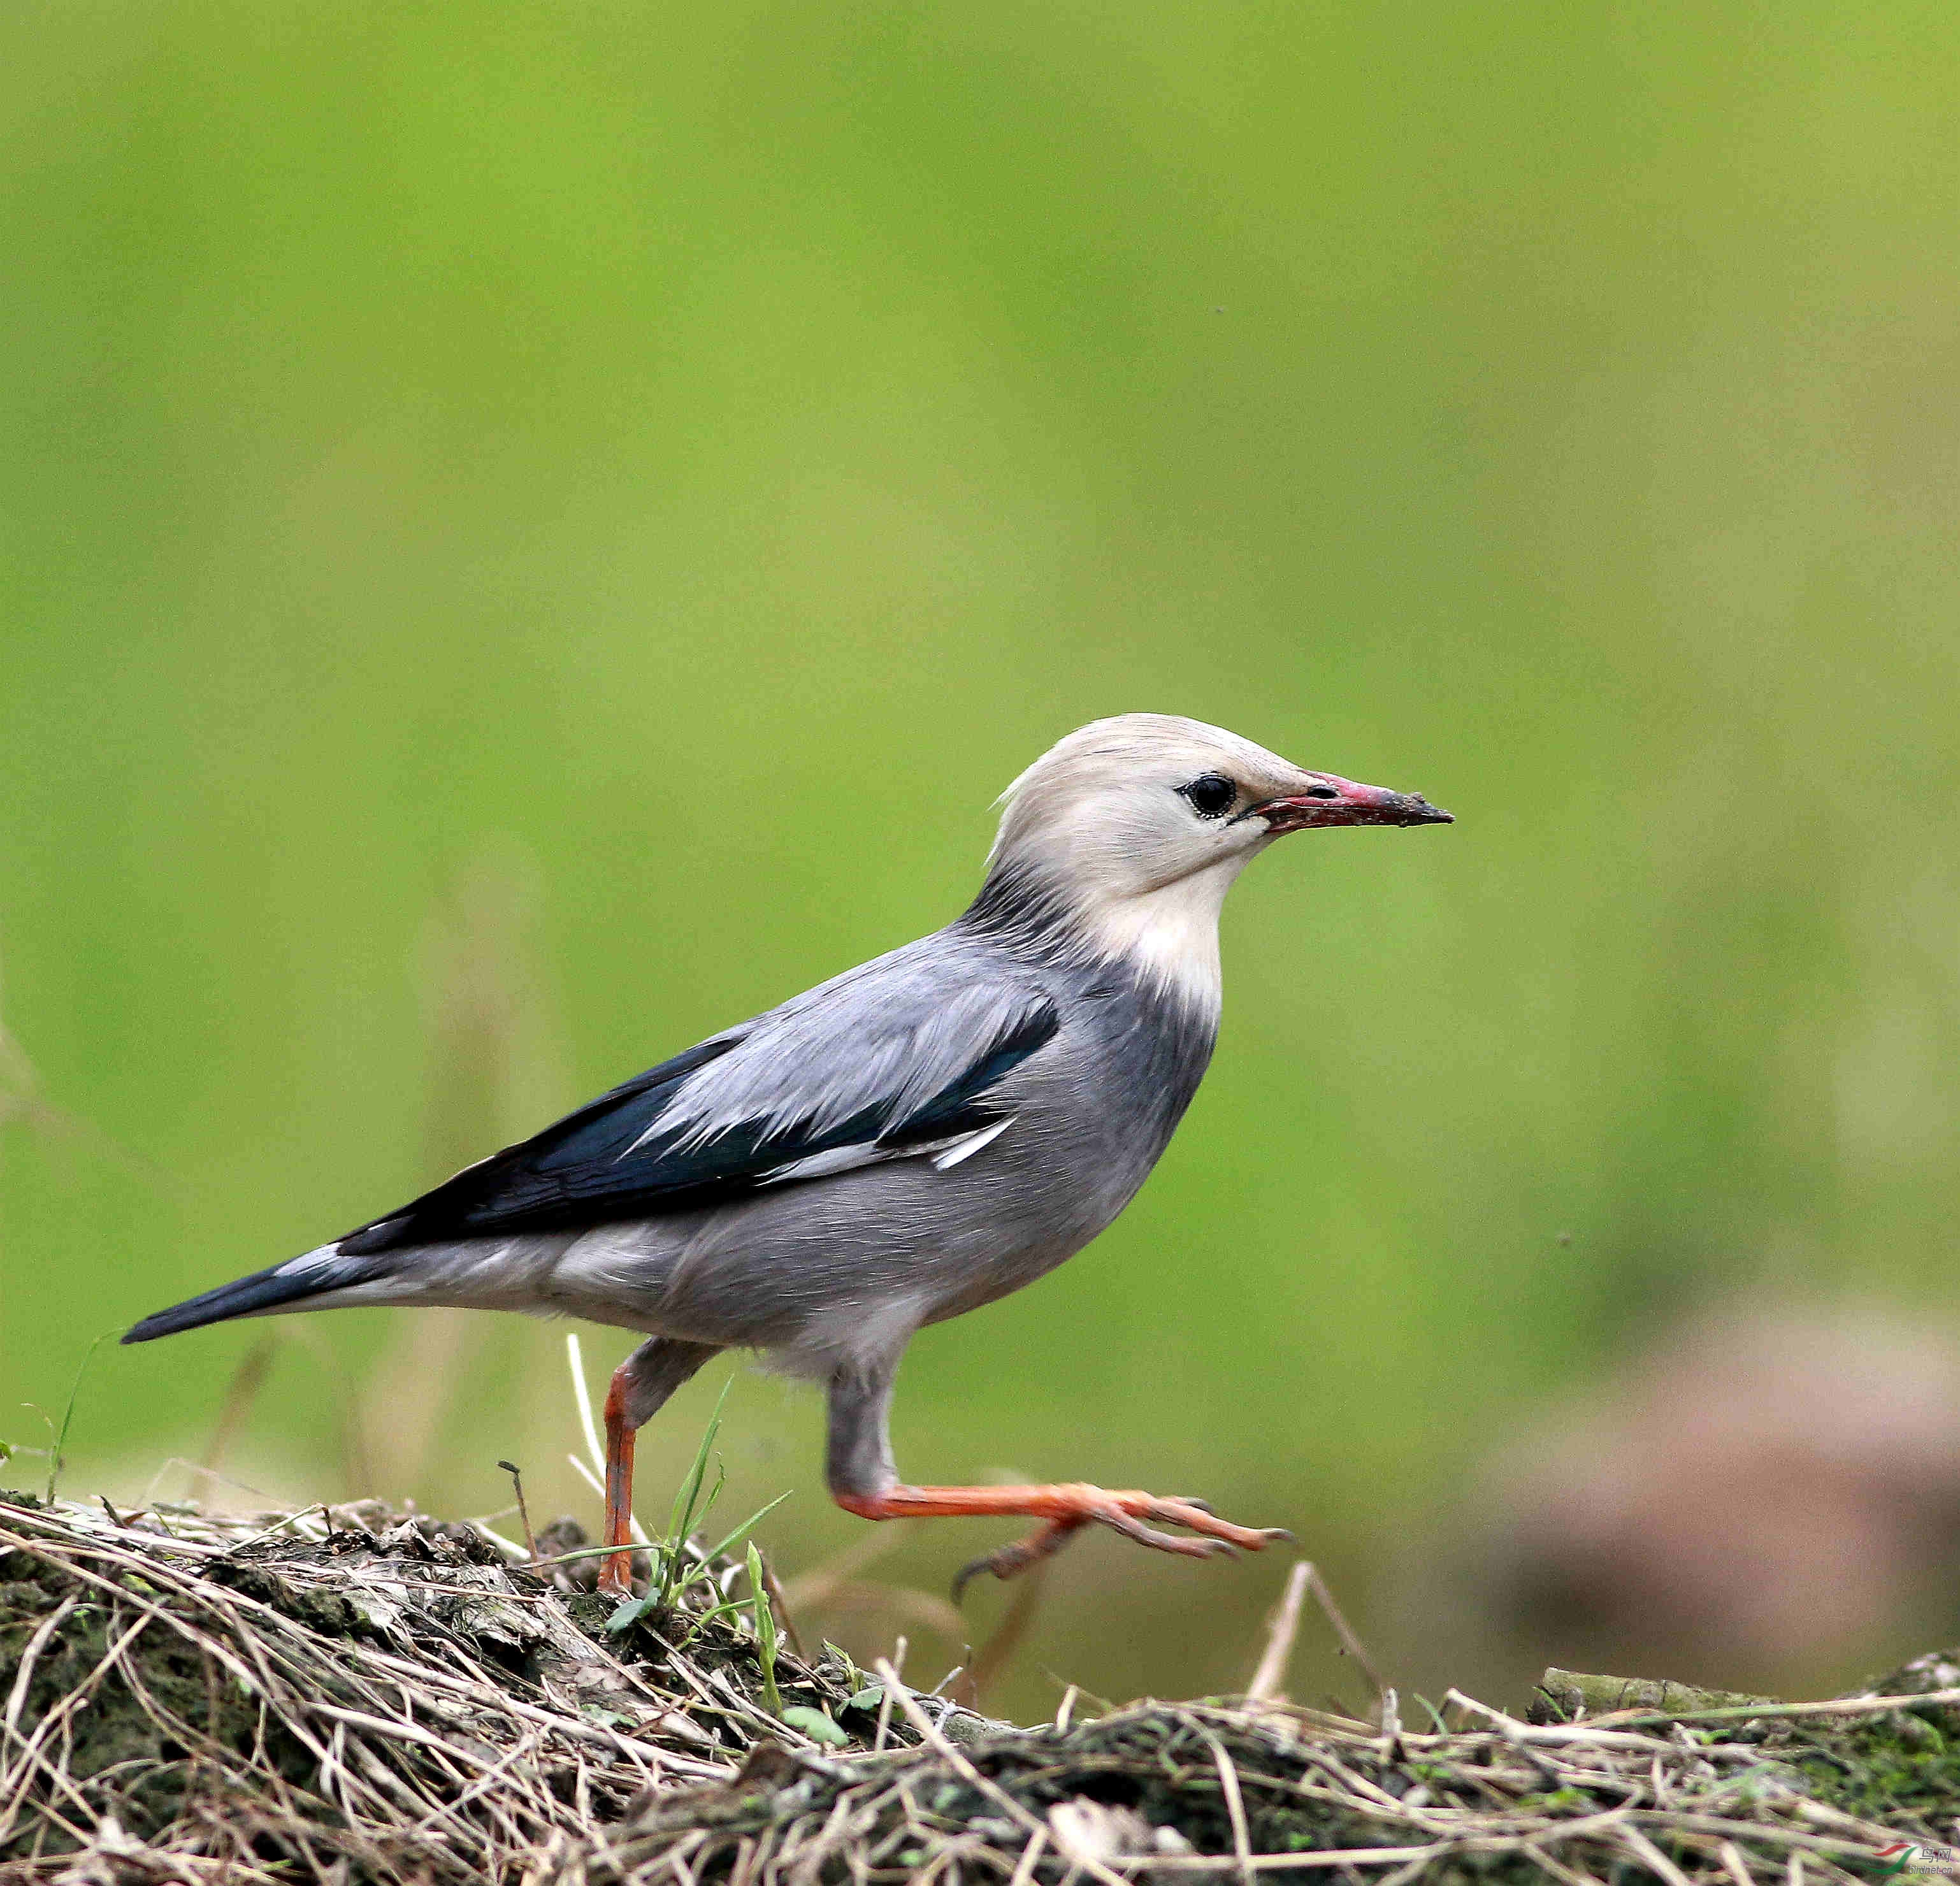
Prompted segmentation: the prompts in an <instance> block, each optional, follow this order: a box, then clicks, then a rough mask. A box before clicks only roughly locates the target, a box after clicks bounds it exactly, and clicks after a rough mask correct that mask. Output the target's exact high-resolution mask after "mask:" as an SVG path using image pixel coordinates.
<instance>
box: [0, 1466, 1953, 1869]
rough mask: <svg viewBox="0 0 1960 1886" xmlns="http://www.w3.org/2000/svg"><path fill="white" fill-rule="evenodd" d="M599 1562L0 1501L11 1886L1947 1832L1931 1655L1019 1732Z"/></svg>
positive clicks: (1790, 1857)
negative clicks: (1859, 1665) (1846, 1684)
mask: <svg viewBox="0 0 1960 1886" xmlns="http://www.w3.org/2000/svg"><path fill="white" fill-rule="evenodd" d="M589 1566H590V1559H589V1558H585V1559H581V1558H578V1557H572V1558H569V1559H568V1558H565V1557H560V1558H558V1560H555V1561H552V1560H543V1561H541V1562H540V1563H539V1564H538V1565H536V1566H533V1565H532V1564H531V1563H529V1562H528V1561H527V1559H526V1555H525V1554H523V1553H522V1552H521V1551H515V1550H513V1549H512V1548H511V1547H508V1545H506V1544H504V1543H503V1542H502V1541H497V1540H495V1539H493V1538H492V1537H490V1536H489V1535H486V1534H485V1533H483V1532H482V1531H480V1530H477V1529H473V1528H468V1527H458V1526H445V1525H438V1524H436V1523H434V1522H431V1521H430V1520H428V1519H425V1518H418V1517H416V1516H415V1515H402V1514H398V1513H391V1512H387V1511H385V1510H383V1509H380V1508H379V1507H378V1506H359V1507H350V1508H332V1509H325V1508H313V1509H310V1510H309V1511H308V1512H304V1513H301V1514H288V1515H266V1516H265V1517H264V1518H263V1519H259V1520H253V1521H247V1520H225V1521H218V1520H215V1519H208V1518H205V1517H202V1516H201V1515H197V1514H196V1513H195V1512H192V1511H190V1510H189V1509H169V1508H166V1509H163V1510H161V1511H160V1512H153V1513H148V1514H145V1515H134V1516H130V1517H127V1518H125V1517H123V1516H120V1515H115V1514H113V1513H111V1512H109V1511H107V1509H104V1508H103V1507H102V1506H92V1507H91V1506H87V1505H84V1504H80V1503H72V1502H65V1501H64V1502H59V1503H56V1504H54V1505H52V1506H46V1505H41V1504H40V1503H35V1502H33V1501H31V1500H27V1499H26V1498H24V1496H11V1497H8V1498H7V1499H5V1500H0V1699H4V1700H0V1879H4V1880H5V1881H8V1882H10V1883H11V1882H12V1881H42V1880H46V1881H60V1882H62V1883H63V1886H69V1883H71V1882H72V1886H97V1883H98V1882H100V1883H101V1886H109V1883H110V1882H121V1881H138V1880H141V1881H199V1882H202V1881H218V1880H221V1879H222V1880H226V1881H231V1880H234V1879H236V1880H239V1881H275V1880H276V1881H320V1882H322V1886H326V1883H327V1882H332V1886H349V1883H350V1882H354V1881H389V1882H393V1881H424V1880H427V1881H451V1880H457V1881H460V1880H465V1879H467V1880H473V1881H483V1880H492V1881H509V1882H511V1886H518V1882H523V1883H524V1886H627V1883H628V1882H631V1886H641V1883H642V1882H644V1883H645V1886H652V1883H653V1882H655V1881H674V1882H676V1886H691V1882H694V1881H706V1880H722V1879H730V1880H733V1881H739V1882H740V1883H741V1886H765V1882H775V1881H780V1882H784V1886H788V1883H789V1882H797V1886H802V1883H803V1882H816V1881H852V1882H854V1886H855V1883H857V1882H864V1881H899V1880H908V1879H925V1880H935V1881H937V1880H943V1881H949V1882H951V1881H961V1880H964V1879H968V1878H974V1879H1000V1880H1005V1881H1009V1882H1010V1886H1028V1883H1029V1882H1033V1881H1048V1882H1053V1881H1063V1880H1065V1879H1069V1878H1084V1877H1086V1878H1095V1879H1097V1880H1100V1881H1105V1882H1107V1881H1111V1880H1135V1879H1140V1878H1156V1879H1163V1880H1172V1879H1176V1878H1182V1877H1185V1876H1187V1875H1189V1876H1192V1877H1194V1878H1195V1877H1199V1876H1202V1875H1208V1874H1216V1875H1223V1876H1225V1877H1227V1878H1240V1879H1247V1878H1251V1877H1252V1875H1255V1874H1259V1873H1265V1872H1293V1871H1300V1872H1316V1871H1318V1872H1332V1873H1334V1874H1336V1875H1338V1876H1339V1878H1341V1881H1343V1883H1344V1886H1357V1883H1358V1882H1360V1881H1369V1882H1370V1883H1371V1886H1373V1882H1377V1881H1379V1882H1380V1886H1409V1883H1410V1882H1411V1881H1414V1880H1415V1879H1416V1878H1418V1876H1420V1877H1422V1878H1425V1879H1434V1880H1446V1881H1468V1880H1470V1879H1473V1878H1474V1879H1476V1880H1480V1881H1488V1880H1493V1879H1503V1880H1507V1881H1508V1880H1512V1879H1516V1880H1518V1881H1523V1880H1526V1879H1530V1880H1532V1881H1545V1880H1547V1879H1551V1880H1556V1881H1561V1882H1562V1883H1563V1886H1599V1882H1602V1881H1607V1882H1614V1883H1615V1886H1617V1883H1618V1882H1619V1881H1624V1880H1628V1879H1631V1878H1640V1877H1651V1878H1657V1879H1659V1881H1663V1883H1664V1886H1686V1883H1687V1882H1688V1881H1694V1882H1695V1883H1696V1886H1700V1883H1701V1882H1702V1881H1710V1882H1713V1881H1718V1880H1719V1881H1724V1882H1726V1886H1770V1883H1771V1881H1774V1882H1775V1886H1803V1878H1804V1875H1805V1871H1806V1869H1809V1871H1810V1872H1812V1873H1814V1874H1816V1875H1821V1876H1822V1878H1825V1879H1826V1880H1829V1881H1848V1880H1850V1879H1869V1878H1879V1877H1882V1876H1885V1875H1886V1873H1887V1872H1888V1871H1890V1870H1896V1866H1897V1864H1898V1860H1899V1857H1900V1856H1901V1853H1905V1852H1906V1849H1905V1848H1904V1847H1902V1846H1900V1845H1899V1843H1900V1842H1901V1841H1904V1842H1909V1843H1914V1844H1915V1845H1916V1846H1917V1848H1918V1849H1920V1851H1919V1853H1917V1855H1916V1856H1912V1857H1913V1858H1914V1859H1916V1860H1917V1862H1918V1863H1921V1864H1924V1863H1928V1862H1929V1861H1930V1860H1936V1859H1938V1858H1939V1851H1938V1850H1936V1849H1933V1846H1932V1844H1931V1843H1933V1841H1934V1840H1936V1839H1938V1838H1939V1837H1941V1836H1942V1835H1943V1834H1946V1832H1947V1830H1948V1827H1949V1822H1950V1821H1951V1819H1952V1816H1953V1815H1955V1814H1956V1813H1960V1670H1956V1668H1955V1666H1954V1665H1953V1664H1952V1662H1949V1661H1946V1660H1945V1659H1939V1658H1933V1659H1922V1660H1921V1662H1920V1664H1919V1665H1912V1666H1908V1668H1907V1669H1905V1670H1904V1671H1898V1672H1895V1673H1894V1675H1893V1676H1892V1678H1890V1679H1888V1686H1889V1687H1888V1688H1887V1690H1885V1693H1884V1694H1882V1695H1879V1696H1877V1697H1871V1698H1866V1699H1860V1700H1839V1701H1836V1702H1833V1703H1819V1704H1800V1705H1789V1704H1765V1703H1761V1701H1758V1700H1749V1699H1729V1698H1723V1697H1711V1696H1710V1695H1709V1694H1707V1693H1704V1692H1682V1691H1681V1690H1679V1689H1678V1687H1675V1686H1653V1685H1650V1686H1646V1687H1640V1686H1633V1687H1628V1686H1624V1685H1621V1684H1619V1683H1618V1680H1617V1679H1602V1678H1580V1677H1573V1676H1570V1675H1567V1673H1564V1672H1548V1680H1547V1684H1546V1686H1545V1689H1544V1690H1542V1691H1541V1693H1540V1695H1539V1697H1538V1699H1537V1703H1536V1706H1535V1709H1534V1712H1533V1714H1534V1716H1535V1717H1536V1718H1537V1719H1535V1720H1530V1721H1527V1720H1522V1719H1516V1718H1513V1717H1512V1716H1507V1715H1504V1714H1503V1713H1500V1712H1497V1711H1495V1710H1492V1709H1487V1708H1485V1707H1484V1706H1482V1705H1480V1704H1478V1703H1474V1702H1472V1701H1471V1700H1469V1699H1468V1698H1465V1697H1458V1696H1456V1695H1455V1694H1452V1695H1451V1696H1450V1697H1449V1698H1448V1699H1446V1706H1445V1711H1444V1713H1443V1715H1442V1716H1438V1715H1437V1714H1436V1713H1434V1712H1433V1711H1430V1710H1429V1709H1428V1708H1427V1705H1420V1706H1419V1707H1420V1709H1421V1713H1423V1714H1424V1716H1425V1717H1426V1718H1427V1719H1426V1720H1425V1722H1424V1724H1423V1725H1422V1728H1421V1732H1418V1730H1417V1728H1416V1726H1415V1725H1414V1724H1412V1723H1411V1724H1406V1725H1405V1723H1403V1722H1402V1721H1401V1720H1400V1719H1399V1718H1398V1712H1397V1709H1396V1707H1395V1702H1394V1699H1393V1697H1392V1694H1391V1695H1390V1696H1389V1697H1387V1698H1385V1700H1384V1710H1383V1715H1384V1720H1383V1722H1379V1723H1376V1722H1352V1721H1348V1720H1347V1719H1344V1718H1340V1717H1335V1716H1325V1715H1322V1714H1319V1713H1316V1712H1313V1711H1307V1710H1300V1709H1291V1708H1289V1707H1287V1706H1281V1705H1276V1704H1270V1703H1265V1704H1260V1705H1258V1706H1234V1705H1230V1704H1227V1703H1198V1704H1188V1705H1176V1706H1173V1705H1168V1704H1162V1703H1142V1704H1137V1705H1134V1706H1130V1707H1128V1708H1125V1709H1118V1710H1115V1711H1113V1712H1112V1713H1108V1714H1106V1715H1104V1716H1102V1717H1100V1718H1099V1719H1096V1720H1093V1721H1087V1722H1066V1721H1064V1722H1060V1723H1057V1724H1052V1725H1044V1726H1043V1727H1042V1728H1040V1729H1033V1730H1018V1729H1012V1728H1010V1726H1009V1725H1005V1724H1001V1723H990V1722H986V1721H985V1720H984V1719H981V1718H978V1717H976V1716H971V1715H969V1714H968V1713H965V1712H963V1711H959V1710H957V1709H953V1708H951V1707H950V1706H947V1705H946V1704H944V1703H942V1702H940V1700H937V1699H936V1698H931V1697H923V1696H921V1695H919V1694H916V1693H915V1692H913V1691H912V1690H908V1689H906V1688H905V1687H903V1686H902V1684H898V1683H896V1681H894V1680H893V1678H892V1677H891V1675H890V1673H889V1671H880V1672H877V1673H872V1674H869V1675H867V1673H866V1672H864V1671H861V1670H859V1669H858V1668H855V1667H854V1665H851V1663H850V1662H849V1661H848V1659H845V1658H844V1657H843V1656H842V1655H841V1654H838V1653H835V1652H831V1651H829V1649H828V1648H827V1647H826V1652H825V1654H824V1655H823V1656H822V1657H820V1658H819V1659H815V1660H814V1661H809V1662H806V1661H805V1660H804V1659H803V1658H801V1657H800V1656H798V1655H796V1654H794V1652H792V1651H791V1649H788V1647H786V1646H784V1645H783V1644H782V1643H780V1642H779V1641H778V1620H777V1618H776V1617H775V1614H774V1613H773V1612H772V1611H771V1610H770V1608H769V1607H768V1603H767V1601H766V1598H759V1594H758V1593H757V1592H756V1589H754V1588H755V1585H756V1584H757V1583H760V1582H762V1579H761V1575H760V1567H759V1565H758V1564H756V1562H755V1561H754V1560H751V1559H746V1558H745V1560H744V1561H743V1563H736V1562H734V1561H733V1560H718V1559H715V1558H714V1557H711V1556H709V1555H708V1554H705V1553H704V1552H702V1550H700V1549H699V1548H698V1547H689V1546H683V1547H680V1548H679V1549H675V1548H673V1547H655V1548H654V1553H653V1557H652V1563H651V1576H652V1583H653V1587H654V1590H653V1595H652V1596H651V1597H650V1598H648V1599H646V1600H643V1601H636V1602H635V1603H633V1604H631V1605H626V1606H624V1607H622V1606H619V1605H616V1604H614V1603H612V1602H610V1601H602V1600H601V1599H600V1598H597V1596H596V1595H592V1594H591V1593H590V1592H584V1591H581V1590H579V1589H576V1587H577V1585H578V1582H580V1579H581V1574H582V1573H583V1574H584V1575H587V1576H589ZM1663 1709H1665V1710H1666V1713H1663ZM1602 1711H1603V1712H1605V1713H1602ZM1575 1715H1576V1716H1577V1718H1578V1719H1577V1720H1573V1719H1571V1718H1573V1716H1575Z"/></svg>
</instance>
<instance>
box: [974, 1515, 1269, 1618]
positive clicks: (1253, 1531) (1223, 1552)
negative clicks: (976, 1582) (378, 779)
mask: <svg viewBox="0 0 1960 1886" xmlns="http://www.w3.org/2000/svg"><path fill="white" fill-rule="evenodd" d="M1065 1491H1066V1492H1068V1493H1069V1494H1070V1495H1071V1502H1070V1506H1069V1509H1068V1511H1066V1512H1064V1513H1062V1514H1061V1515H1058V1516H1057V1517H1055V1518H1052V1519H1050V1520H1049V1521H1048V1524H1047V1525H1045V1526H1043V1527H1042V1529H1041V1530H1040V1531H1039V1532H1034V1533H1031V1534H1029V1536H1028V1537H1027V1538H1025V1539H1017V1540H1014V1541H1011V1542H1010V1544H1006V1545H1004V1546H1000V1547H997V1548H996V1549H995V1550H993V1551H991V1552H988V1553H985V1554H982V1556H981V1557H978V1558H977V1559H975V1560H972V1561H971V1562H970V1563H967V1564H966V1565H963V1566H961V1567H960V1569H959V1574H958V1576H956V1578H955V1579H953V1602H954V1603H955V1604H958V1603H959V1600H960V1598H961V1595H962V1594H963V1592H965V1591H966V1587H967V1585H968V1584H969V1582H971V1581H972V1579H975V1578H976V1577H978V1576H979V1574H980V1573H982V1572H985V1573H990V1574H991V1576H994V1577H995V1578H998V1579H1010V1578H1014V1577H1017V1576H1019V1575H1020V1573H1023V1572H1025V1571H1026V1570H1027V1569H1028V1567H1029V1566H1031V1565H1036V1564H1039V1563H1040V1562H1041V1561H1042V1560H1044V1559H1046V1558H1049V1557H1052V1556H1053V1555H1054V1554H1055V1553H1057V1552H1058V1551H1060V1550H1061V1548H1062V1547H1064V1545H1066V1544H1068V1541H1070V1540H1071V1538H1074V1536H1075V1535H1076V1534H1077V1532H1079V1531H1081V1529H1082V1528H1083V1527H1084V1526H1086V1525H1092V1524H1093V1525H1103V1526H1107V1527H1108V1528H1109V1529H1110V1531H1112V1532H1116V1533H1120V1534H1121V1535H1122V1536H1123V1537H1124V1538H1126V1539H1133V1540H1134V1541H1136V1543H1137V1544H1139V1545H1147V1546H1148V1547H1150V1548H1151V1549H1152V1550H1153V1551H1157V1552H1171V1553H1175V1554H1177V1555H1178V1556H1179V1557H1181V1558H1190V1559H1211V1558H1236V1557H1238V1556H1239V1554H1240V1553H1242V1552H1257V1551H1258V1550H1261V1549H1262V1547H1265V1546H1267V1545H1269V1544H1272V1543H1274V1541H1278V1540H1281V1539H1290V1538H1292V1537H1293V1535H1292V1534H1291V1533H1290V1532H1289V1531H1287V1530H1286V1529H1285V1528H1284V1527H1283V1526H1240V1525H1233V1523H1232V1522H1230V1520H1227V1519H1220V1518H1219V1517H1218V1516H1217V1514H1216V1513H1215V1512H1214V1511H1213V1510H1212V1508H1211V1503H1210V1502H1209V1501H1208V1500H1189V1499H1176V1500H1166V1499H1160V1498H1157V1497H1156V1496H1153V1495H1152V1494H1150V1493H1106V1492H1105V1491H1104V1490H1103V1489H1102V1488H1101V1487H1070V1488H1068V1489H1065ZM1150 1520H1154V1521H1156V1522H1158V1523H1157V1525H1147V1524H1146V1523H1145V1522H1147V1521H1150ZM1166 1525H1173V1526H1181V1527H1182V1528H1184V1530H1183V1531H1182V1532H1166V1531H1163V1530H1162V1528H1163V1526H1166Z"/></svg>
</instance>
